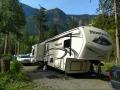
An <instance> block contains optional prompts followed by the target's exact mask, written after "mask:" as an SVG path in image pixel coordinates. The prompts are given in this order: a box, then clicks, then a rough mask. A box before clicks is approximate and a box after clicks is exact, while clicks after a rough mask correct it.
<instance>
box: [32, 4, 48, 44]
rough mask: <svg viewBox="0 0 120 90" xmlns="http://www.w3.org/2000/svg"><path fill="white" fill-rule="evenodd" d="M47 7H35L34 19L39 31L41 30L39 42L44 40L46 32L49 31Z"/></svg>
mask: <svg viewBox="0 0 120 90" xmlns="http://www.w3.org/2000/svg"><path fill="white" fill-rule="evenodd" d="M45 10H46V9H45V8H44V7H41V6H40V10H38V9H35V11H36V12H35V15H34V19H35V24H36V25H37V27H38V31H39V33H38V34H39V40H38V43H40V42H42V41H43V40H44V33H45V32H46V31H48V27H47V26H46V22H47V17H46V15H45Z"/></svg>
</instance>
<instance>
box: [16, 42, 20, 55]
mask: <svg viewBox="0 0 120 90" xmlns="http://www.w3.org/2000/svg"><path fill="white" fill-rule="evenodd" d="M19 47H20V45H19V41H18V50H17V55H19V50H20V49H19Z"/></svg>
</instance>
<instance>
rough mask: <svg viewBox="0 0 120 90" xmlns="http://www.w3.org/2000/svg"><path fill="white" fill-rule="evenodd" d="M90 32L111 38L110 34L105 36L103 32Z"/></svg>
mask: <svg viewBox="0 0 120 90" xmlns="http://www.w3.org/2000/svg"><path fill="white" fill-rule="evenodd" d="M89 31H90V34H99V35H103V36H106V37H109V35H108V34H105V33H102V32H97V31H93V30H89Z"/></svg>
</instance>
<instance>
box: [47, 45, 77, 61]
mask: <svg viewBox="0 0 120 90" xmlns="http://www.w3.org/2000/svg"><path fill="white" fill-rule="evenodd" d="M50 50H62V51H64V53H63V55H62V56H61V57H56V58H57V59H60V58H64V57H65V56H66V55H67V54H68V53H70V48H63V47H61V48H51V49H48V50H47V51H46V52H45V53H47V52H48V51H50ZM51 55H54V54H49V55H46V56H51ZM71 55H74V58H77V57H78V53H77V52H76V51H75V50H74V49H72V48H71Z"/></svg>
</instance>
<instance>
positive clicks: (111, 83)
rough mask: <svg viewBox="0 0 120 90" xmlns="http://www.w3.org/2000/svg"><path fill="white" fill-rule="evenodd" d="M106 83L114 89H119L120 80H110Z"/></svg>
mask: <svg viewBox="0 0 120 90" xmlns="http://www.w3.org/2000/svg"><path fill="white" fill-rule="evenodd" d="M108 83H109V85H110V86H111V87H112V88H114V89H116V90H120V82H118V81H115V80H110V81H109V82H108Z"/></svg>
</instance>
